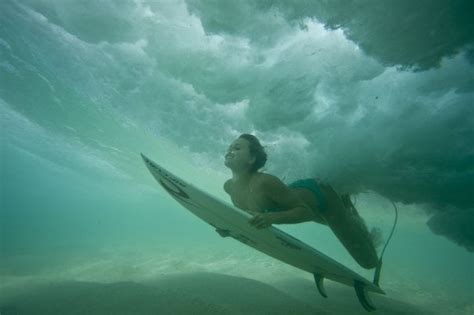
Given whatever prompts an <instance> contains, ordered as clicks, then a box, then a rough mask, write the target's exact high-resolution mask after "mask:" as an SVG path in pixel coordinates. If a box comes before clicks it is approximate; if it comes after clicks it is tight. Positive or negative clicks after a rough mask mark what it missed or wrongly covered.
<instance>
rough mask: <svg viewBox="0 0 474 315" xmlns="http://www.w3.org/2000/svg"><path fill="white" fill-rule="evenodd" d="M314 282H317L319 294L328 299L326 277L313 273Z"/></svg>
mask: <svg viewBox="0 0 474 315" xmlns="http://www.w3.org/2000/svg"><path fill="white" fill-rule="evenodd" d="M313 276H314V281H315V282H316V287H317V288H318V291H319V293H320V294H321V295H322V296H323V297H325V298H327V297H328V295H327V293H326V288H325V287H324V277H323V276H322V275H320V274H317V273H313Z"/></svg>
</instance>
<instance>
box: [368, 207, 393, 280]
mask: <svg viewBox="0 0 474 315" xmlns="http://www.w3.org/2000/svg"><path fill="white" fill-rule="evenodd" d="M390 202H391V203H392V205H393V208H394V209H395V220H394V222H393V226H392V231H391V232H390V235H389V237H388V239H387V241H386V242H385V246H384V247H383V249H382V252H381V253H380V259H379V262H378V264H377V267H375V273H374V280H373V281H372V282H373V284H375V285H376V286H379V281H380V272H381V270H382V257H383V254H384V253H385V249H386V248H387V245H388V243H389V242H390V239H391V238H392V235H393V232H394V231H395V226H396V225H397V222H398V209H397V206H396V205H395V203H394V202H393V201H392V200H390Z"/></svg>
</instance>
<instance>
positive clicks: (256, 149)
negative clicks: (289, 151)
mask: <svg viewBox="0 0 474 315" xmlns="http://www.w3.org/2000/svg"><path fill="white" fill-rule="evenodd" d="M239 138H243V139H245V140H247V141H248V142H249V151H250V154H251V155H252V156H254V157H255V162H254V163H253V165H252V167H251V169H250V171H251V172H256V171H258V170H259V169H260V168H262V167H263V166H264V165H265V163H266V162H267V153H266V152H265V149H264V148H263V146H262V145H261V144H260V141H259V140H258V139H257V137H255V136H254V135H251V134H248V133H243V134H241V135H240V136H239Z"/></svg>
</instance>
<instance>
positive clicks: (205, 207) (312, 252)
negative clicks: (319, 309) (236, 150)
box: [141, 154, 385, 311]
mask: <svg viewBox="0 0 474 315" xmlns="http://www.w3.org/2000/svg"><path fill="white" fill-rule="evenodd" d="M141 156H142V158H143V160H144V161H145V165H146V166H147V167H148V169H149V170H150V172H151V174H152V175H153V177H155V179H156V180H157V181H158V183H159V184H160V185H161V186H162V187H163V188H164V189H165V190H166V191H167V192H168V193H169V194H170V195H171V196H172V197H173V198H174V199H176V201H177V202H179V203H180V204H181V205H183V206H184V207H185V208H186V209H188V210H189V211H191V212H192V213H193V214H195V215H196V216H198V217H199V218H201V219H202V220H204V221H205V222H207V223H209V224H210V225H212V226H213V227H214V228H215V229H216V231H217V232H218V233H219V234H220V235H221V236H223V237H226V236H230V237H232V238H234V239H236V240H238V241H240V242H242V243H244V244H246V245H248V246H251V247H253V248H255V249H257V250H259V251H261V252H262V253H265V254H267V255H269V256H272V257H274V258H276V259H279V260H281V261H283V262H285V263H287V264H290V265H292V266H294V267H296V268H299V269H302V270H304V271H307V272H310V273H312V274H313V275H314V279H315V281H316V285H317V288H318V290H319V292H320V293H321V295H322V296H324V297H327V294H326V291H325V289H324V286H323V280H324V278H327V279H331V280H333V281H336V282H339V283H342V284H346V285H349V286H353V287H354V288H355V289H356V293H357V296H358V298H359V301H360V302H361V304H362V306H363V307H364V308H365V309H366V310H368V311H371V310H374V309H375V307H374V306H373V303H372V302H371V301H370V299H369V297H368V295H367V292H368V291H371V292H375V293H379V294H385V292H384V291H383V290H382V289H380V287H378V286H377V285H375V284H373V283H372V282H370V281H368V280H367V279H365V278H363V277H362V276H360V275H359V274H357V273H355V272H354V271H352V270H350V269H349V268H347V267H345V266H343V265H342V264H340V263H338V262H337V261H335V260H334V259H332V258H330V257H328V256H326V255H324V254H323V253H321V252H319V251H318V250H316V249H314V248H312V247H310V246H309V245H307V244H305V243H303V242H301V241H300V240H298V239H296V238H294V237H292V236H291V235H289V234H287V233H285V232H283V231H281V230H279V229H278V228H276V227H274V226H271V227H269V228H266V229H256V228H255V227H253V226H251V225H250V224H249V223H248V220H249V219H250V218H251V217H252V216H251V215H250V214H248V213H246V212H244V211H242V210H240V209H239V208H236V207H234V206H233V205H231V204H229V203H227V202H225V201H222V200H220V199H217V198H215V197H213V196H212V195H210V194H208V193H206V192H204V191H202V190H200V189H199V188H197V187H195V186H193V185H191V184H190V183H188V182H187V181H185V180H183V179H181V178H179V177H178V176H176V175H174V174H172V173H170V172H168V171H167V170H166V169H164V168H163V167H161V166H159V165H158V164H156V163H155V162H153V161H152V160H150V159H149V158H147V157H146V156H145V155H143V154H142V155H141Z"/></svg>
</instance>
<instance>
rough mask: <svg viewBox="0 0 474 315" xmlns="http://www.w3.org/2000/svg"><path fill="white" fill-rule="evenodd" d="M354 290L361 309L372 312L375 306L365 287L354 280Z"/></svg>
mask: <svg viewBox="0 0 474 315" xmlns="http://www.w3.org/2000/svg"><path fill="white" fill-rule="evenodd" d="M354 289H355V291H356V294H357V298H358V299H359V302H360V304H362V307H363V308H365V310H366V311H368V312H372V311H374V310H375V309H376V308H375V305H374V303H373V302H372V300H371V299H370V297H369V295H368V294H367V290H366V289H365V285H364V284H363V283H362V282H360V281H358V280H354Z"/></svg>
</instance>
